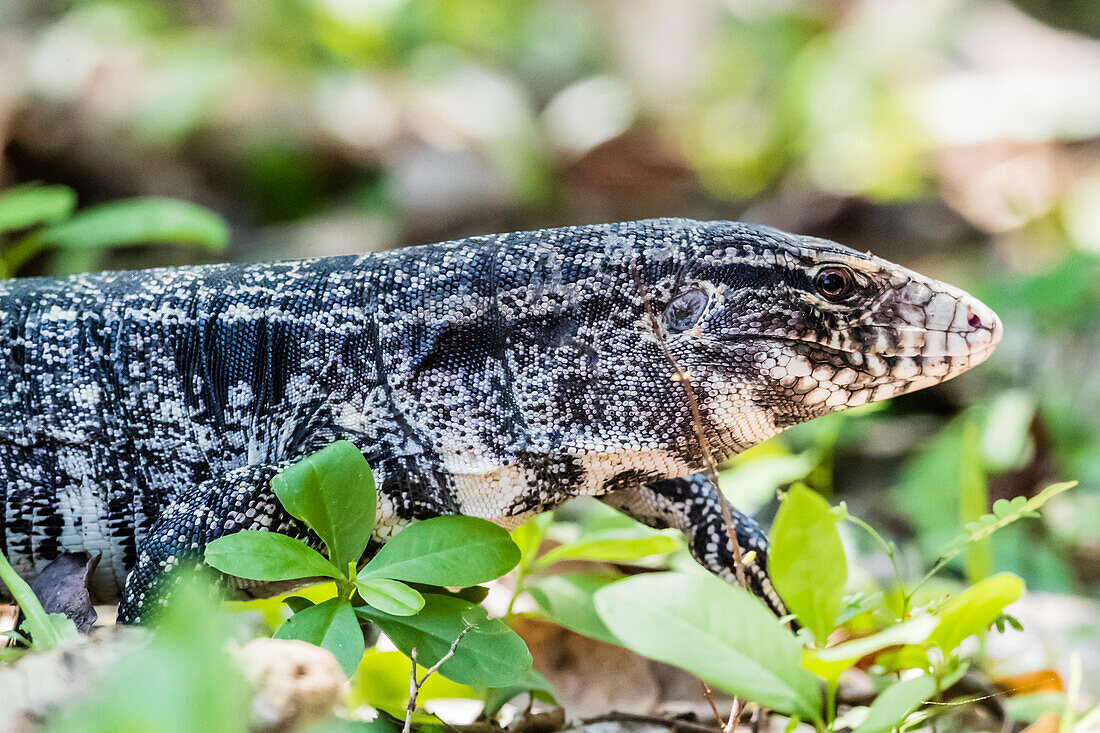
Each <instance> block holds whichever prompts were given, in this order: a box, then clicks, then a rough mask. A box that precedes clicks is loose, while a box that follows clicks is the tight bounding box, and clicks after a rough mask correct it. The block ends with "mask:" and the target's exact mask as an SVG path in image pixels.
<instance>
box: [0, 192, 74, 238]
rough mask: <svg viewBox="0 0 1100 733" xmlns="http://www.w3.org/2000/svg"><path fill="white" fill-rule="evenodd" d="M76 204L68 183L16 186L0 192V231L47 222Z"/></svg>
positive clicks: (62, 215) (66, 212)
mask: <svg viewBox="0 0 1100 733" xmlns="http://www.w3.org/2000/svg"><path fill="white" fill-rule="evenodd" d="M75 208H76V193H75V192H74V191H73V190H72V189H71V188H69V187H68V186H42V185H39V184H33V183H32V184H28V185H24V186H16V187H15V188H10V189H8V190H7V191H5V192H4V193H3V194H0V232H3V231H18V230H20V229H29V228H30V227H33V226H37V225H39V224H49V223H51V222H55V221H58V220H60V219H64V218H65V217H67V216H68V215H69V214H71V213H73V210H74V209H75Z"/></svg>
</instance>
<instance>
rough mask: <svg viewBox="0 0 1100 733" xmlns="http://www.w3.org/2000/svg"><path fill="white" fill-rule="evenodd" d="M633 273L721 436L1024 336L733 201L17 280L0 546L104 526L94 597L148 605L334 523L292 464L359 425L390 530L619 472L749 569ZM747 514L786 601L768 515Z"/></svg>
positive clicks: (614, 499) (598, 489)
mask: <svg viewBox="0 0 1100 733" xmlns="http://www.w3.org/2000/svg"><path fill="white" fill-rule="evenodd" d="M827 267H833V268H838V267H839V268H842V269H843V270H844V272H847V273H848V275H849V276H850V282H849V285H850V286H851V292H850V293H849V294H847V295H846V296H845V297H844V298H843V299H840V300H829V299H828V298H826V297H824V296H823V295H822V294H821V293H819V292H818V291H817V285H816V281H815V278H816V277H817V276H818V274H819V273H820V272H821V270H822V269H823V268H827ZM634 271H636V272H637V273H638V274H639V276H640V278H641V280H642V282H643V284H644V288H645V291H646V293H647V299H648V300H649V306H650V308H651V310H652V311H653V312H655V313H656V314H657V316H658V320H659V321H660V323H659V325H658V327H659V328H660V330H661V331H662V333H661V334H659V336H660V338H662V339H665V341H666V343H667V345H668V347H669V349H670V350H671V352H672V353H673V355H674V357H675V359H676V360H677V361H678V362H679V364H680V365H681V366H682V367H683V368H685V369H687V370H688V371H689V372H690V374H691V380H692V384H693V386H694V389H695V391H696V393H697V395H698V397H699V403H700V407H701V410H702V414H703V416H704V420H705V422H706V430H707V433H708V437H709V440H710V443H711V445H712V447H713V449H714V450H715V452H716V454H717V457H718V458H719V459H722V458H724V457H727V456H730V455H733V454H735V453H737V452H739V451H741V450H744V449H745V448H748V447H749V446H752V445H754V444H756V443H759V442H760V441H762V440H764V439H766V438H768V437H770V436H772V435H774V434H775V433H777V432H779V431H780V430H782V429H783V428H785V427H787V426H790V425H792V424H795V423H798V422H802V421H805V420H809V419H811V418H813V417H816V416H818V415H822V414H825V413H827V412H831V411H834V410H838V409H843V408H845V407H848V406H852V405H858V404H863V403H866V402H871V401H875V400H881V399H885V398H888V397H891V396H893V395H896V394H900V393H902V392H906V391H910V390H913V389H919V388H921V387H925V386H927V385H930V384H934V383H937V382H940V381H943V380H945V379H949V378H951V377H953V376H955V375H956V374H959V373H960V372H962V371H965V370H966V369H969V368H970V367H972V366H974V365H976V364H978V363H979V362H981V361H982V360H983V359H985V358H986V357H987V356H988V355H989V353H990V352H991V351H992V349H993V346H994V344H995V343H996V342H997V340H998V339H999V338H1000V332H1001V331H1000V329H1001V327H1000V323H999V322H998V320H997V317H996V316H995V315H994V314H993V313H992V312H991V311H990V310H989V309H988V308H986V307H985V306H984V305H982V304H981V303H980V302H978V301H977V300H975V299H974V298H972V297H971V296H969V295H967V294H966V293H963V292H962V291H960V290H958V289H956V288H953V287H951V286H949V285H945V284H943V283H939V282H936V281H935V280H931V279H928V278H925V277H923V276H921V275H918V274H916V273H913V272H910V271H909V270H906V269H904V268H901V267H898V266H896V265H893V264H890V263H888V262H885V261H883V260H881V259H877V258H875V257H872V256H870V255H864V254H860V253H857V252H854V251H852V250H850V249H847V248H844V247H841V246H839V245H836V244H834V243H831V242H826V241H823V240H815V239H810V238H806V237H797V236H792V235H789V234H784V233H782V232H779V231H776V230H773V229H769V228H766V227H760V226H753V225H747V224H739V223H732V222H697V221H688V220H675V219H667V220H651V221H639V222H629V223H623V224H609V225H602V226H582V227H569V228H563V229H550V230H542V231H535V232H520V233H513V234H503V235H494V236H485V237H474V238H470V239H465V240H461V241H455V242H445V243H442V244H435V245H429V246H423V247H413V248H408V249H403V250H399V251H395V252H388V253H383V254H368V255H361V256H348V257H334V258H325V259H317V260H304V261H298V262H284V263H277V264H252V265H216V266H205V267H185V268H175V269H159V270H146V271H138V272H106V273H99V274H91V275H78V276H74V277H70V278H65V279H46V278H36V279H25V280H10V281H5V282H0V506H2V511H3V515H2V517H3V521H2V523H0V548H2V549H3V551H4V552H5V553H6V554H7V556H8V557H9V559H10V560H11V561H12V563H13V564H14V565H15V567H16V569H17V570H18V571H19V572H20V573H22V574H23V575H24V576H26V577H33V576H34V575H35V574H36V573H37V572H38V571H40V570H41V568H42V567H43V566H44V565H45V564H46V563H47V562H49V561H50V560H51V559H52V558H53V557H55V556H56V555H57V554H58V553H59V552H61V551H65V550H68V551H80V550H84V551H88V552H92V553H96V552H98V553H102V555H103V559H102V562H101V563H100V565H99V568H98V570H97V572H96V574H95V576H94V578H93V592H94V594H95V596H96V597H97V598H99V599H101V600H109V599H113V598H118V597H120V596H121V598H122V605H121V608H120V619H121V620H123V621H126V622H138V621H140V620H142V618H143V617H144V616H147V613H148V611H149V610H150V609H151V608H152V607H153V606H154V605H155V603H154V600H156V599H159V598H161V597H162V596H163V595H164V592H165V589H166V588H167V587H168V584H170V582H171V578H172V570H173V568H175V567H177V566H179V565H183V564H188V563H193V562H195V560H196V558H198V557H199V556H200V555H201V552H202V548H203V547H204V545H205V544H206V543H207V542H209V541H210V540H212V539H214V538H216V537H218V536H221V535H223V534H226V533H229V532H234V531H237V530H239V529H243V528H259V529H274V530H279V531H283V532H287V533H290V534H296V535H298V536H301V537H303V538H306V539H307V540H308V539H309V538H307V537H306V532H305V530H304V528H302V527H301V526H299V525H297V523H296V522H294V520H293V519H291V518H289V517H288V516H287V515H286V514H285V513H283V512H282V511H281V509H280V508H279V506H278V503H277V501H276V500H275V498H274V496H273V494H272V492H271V491H270V489H269V486H268V481H269V480H270V479H271V477H272V476H273V475H274V474H275V473H277V472H278V471H279V470H280V469H281V468H282V467H284V466H286V465H288V464H289V463H291V462H293V461H294V460H296V459H298V458H300V457H302V456H305V455H308V454H309V453H311V452H313V451H315V450H318V449H319V448H321V447H323V446H325V445H327V444H328V443H330V442H331V441H333V440H335V439H338V438H346V439H348V440H351V441H353V442H354V443H355V444H356V445H357V446H359V447H360V448H361V449H362V451H363V453H364V455H365V456H366V458H367V459H368V460H369V461H370V464H371V466H372V468H373V470H374V472H375V474H376V476H375V478H376V482H377V484H378V486H379V487H380V494H381V496H380V502H379V507H378V521H379V527H380V529H379V534H378V537H377V538H376V539H377V540H378V542H384V541H385V539H386V538H387V537H388V536H390V535H391V534H392V532H394V531H395V530H397V529H398V528H399V527H401V526H402V525H404V524H407V523H408V522H409V521H411V520H414V519H419V518H424V517H431V516H436V515H439V514H448V513H457V512H460V513H464V514H469V515H473V516H479V517H485V518H488V519H491V520H493V521H496V522H498V523H500V524H502V525H504V526H507V527H511V526H515V525H517V524H518V523H520V522H522V521H524V519H526V518H527V517H529V516H530V515H531V514H533V513H535V512H539V511H544V510H547V509H550V508H552V507H554V506H556V505H558V504H560V503H561V502H562V501H564V500H565V499H567V498H569V497H572V496H578V495H593V496H599V497H601V498H604V499H605V500H606V501H607V502H608V503H610V504H612V505H613V506H615V507H617V508H619V509H621V510H623V511H624V512H626V513H627V514H630V515H632V516H634V517H636V518H637V519H639V520H641V521H644V522H646V523H648V524H651V525H654V526H672V527H678V528H680V529H682V530H684V531H685V532H686V533H687V534H688V536H689V540H690V546H691V548H692V551H693V553H694V555H695V557H696V558H697V559H698V560H699V561H700V563H702V564H703V565H704V566H706V567H708V568H709V569H711V570H712V571H714V572H716V573H719V574H721V575H723V576H725V577H731V567H732V559H731V547H730V546H729V543H728V542H727V540H726V536H725V530H724V525H723V523H722V512H721V506H722V505H721V502H724V501H725V499H723V498H722V497H721V496H720V495H719V494H718V493H717V491H716V489H715V487H714V486H713V485H711V484H710V483H709V482H707V481H706V480H703V479H701V478H699V477H698V476H694V477H692V474H693V473H694V472H696V471H698V470H699V469H700V464H701V455H700V450H699V446H698V441H697V437H696V433H695V429H694V427H693V423H692V420H691V414H690V410H689V407H688V405H687V402H686V400H685V396H684V392H683V389H682V388H681V386H680V385H679V384H678V383H676V382H675V381H673V380H672V378H671V375H672V371H671V369H670V365H669V362H668V360H667V358H666V354H665V352H664V350H663V348H662V346H661V344H660V343H659V341H658V334H654V333H653V325H652V323H651V321H650V319H649V318H648V316H647V313H646V307H645V304H644V303H643V299H642V297H641V296H640V293H639V291H638V288H637V285H636V283H635V280H634V276H633V274H632V273H633V272H634ZM670 303H671V305H669V304H670ZM684 477H687V478H684ZM734 516H735V517H736V520H737V523H738V535H739V539H740V541H741V543H742V544H743V545H744V549H745V550H746V551H747V550H749V549H755V550H756V551H757V555H756V557H757V559H756V561H755V563H754V566H753V567H752V568H751V570H752V573H751V574H752V577H753V582H754V585H755V586H756V589H757V591H758V592H760V593H761V594H762V595H763V596H765V598H766V599H769V600H770V602H771V603H772V604H773V605H777V601H776V600H775V599H774V594H773V593H772V592H771V590H770V586H769V585H768V583H767V578H766V573H765V570H764V568H765V563H766V549H767V548H766V542H765V539H764V536H763V534H762V532H761V531H760V529H759V528H758V527H757V525H756V524H754V523H753V522H752V520H751V519H749V518H747V517H745V516H743V515H741V514H739V513H736V514H735V515H734ZM245 590H246V591H248V592H250V593H253V594H257V595H262V594H265V593H271V592H274V591H276V590H278V588H276V587H273V586H256V585H251V586H249V587H247V588H245Z"/></svg>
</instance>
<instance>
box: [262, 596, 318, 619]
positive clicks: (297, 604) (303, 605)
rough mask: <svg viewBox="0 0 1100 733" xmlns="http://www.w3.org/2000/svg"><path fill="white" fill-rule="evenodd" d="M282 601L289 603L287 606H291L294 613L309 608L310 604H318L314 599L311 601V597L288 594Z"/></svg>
mask: <svg viewBox="0 0 1100 733" xmlns="http://www.w3.org/2000/svg"><path fill="white" fill-rule="evenodd" d="M282 602H283V603H285V604H286V605H287V608H289V609H290V610H291V611H293V612H294V613H298V612H299V611H304V610H306V609H307V608H309V607H310V606H315V605H317V604H315V603H314V602H313V601H311V600H310V599H308V598H303V597H302V596H287V597H286V598H284V599H283V600H282ZM272 625H274V624H272Z"/></svg>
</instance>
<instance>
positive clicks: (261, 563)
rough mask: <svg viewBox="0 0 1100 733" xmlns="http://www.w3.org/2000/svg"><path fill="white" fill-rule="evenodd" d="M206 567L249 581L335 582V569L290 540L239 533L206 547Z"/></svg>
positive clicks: (268, 534) (260, 532) (253, 532)
mask: <svg viewBox="0 0 1100 733" xmlns="http://www.w3.org/2000/svg"><path fill="white" fill-rule="evenodd" d="M203 558H204V559H205V560H206V564H207V565H209V566H211V567H212V568H214V569H216V570H220V571H221V572H223V573H225V574H227V575H233V576H236V577H238V578H248V579H250V580H265V581H273V580H297V579H298V578H314V577H318V576H320V577H325V578H339V577H342V576H341V573H340V570H339V568H337V567H335V566H334V565H333V564H332V563H330V562H329V561H328V560H326V559H325V557H324V555H322V554H321V553H319V552H317V551H316V550H314V549H313V548H312V547H309V546H307V545H306V544H305V543H304V542H302V541H301V540H296V539H294V538H293V537H287V536H286V535H282V534H276V533H275V532H265V531H263V530H258V529H243V530H241V531H239V532H235V533H234V534H230V535H226V536H225V537H219V538H218V539H216V540H214V541H213V542H211V543H210V544H208V545H207V546H206V552H205V553H204V554H203Z"/></svg>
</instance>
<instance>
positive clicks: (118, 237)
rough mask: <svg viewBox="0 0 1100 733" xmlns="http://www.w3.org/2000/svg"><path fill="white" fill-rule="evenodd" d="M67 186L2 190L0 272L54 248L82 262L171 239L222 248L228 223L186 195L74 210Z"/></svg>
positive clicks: (12, 271) (9, 271)
mask: <svg viewBox="0 0 1100 733" xmlns="http://www.w3.org/2000/svg"><path fill="white" fill-rule="evenodd" d="M76 203H77V200H76V193H75V192H74V191H73V190H72V189H71V188H69V187H68V186H61V185H50V186H46V185H41V184H37V183H29V184H24V185H22V186H16V187H14V188H9V189H7V190H6V191H4V192H2V193H0V278H7V277H12V276H14V275H16V274H18V273H19V271H20V270H21V269H22V268H23V267H24V266H25V265H26V264H27V263H28V262H30V260H31V259H32V258H34V257H35V256H37V255H39V254H41V253H43V252H46V251H49V250H56V251H59V252H61V253H64V254H67V255H69V256H70V259H76V260H77V261H79V262H84V261H86V259H82V258H86V257H87V256H88V255H92V256H94V255H96V254H97V253H99V252H102V251H103V250H105V249H108V248H111V247H125V246H134V245H141V244H150V243H155V242H175V243H179V244H189V245H194V246H198V247H204V248H207V249H224V248H225V246H226V244H227V242H228V241H229V228H228V226H226V223H225V222H224V221H223V220H222V219H221V217H219V216H218V215H217V214H214V213H213V212H211V211H208V210H207V209H204V208H202V207H200V206H196V205H195V204H191V203H188V202H186V201H177V200H175V199H160V198H137V199H130V200H127V201H113V202H111V203H107V204H100V205H98V206H90V207H88V208H86V209H83V210H81V211H79V212H78V211H77V210H76Z"/></svg>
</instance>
